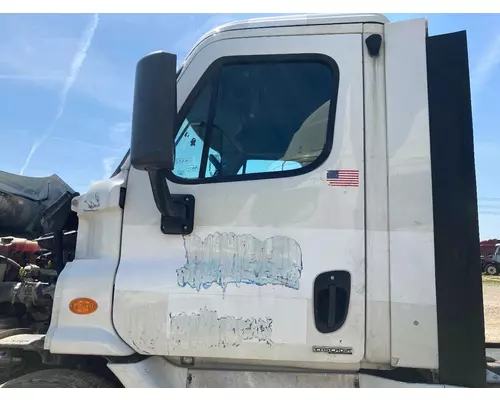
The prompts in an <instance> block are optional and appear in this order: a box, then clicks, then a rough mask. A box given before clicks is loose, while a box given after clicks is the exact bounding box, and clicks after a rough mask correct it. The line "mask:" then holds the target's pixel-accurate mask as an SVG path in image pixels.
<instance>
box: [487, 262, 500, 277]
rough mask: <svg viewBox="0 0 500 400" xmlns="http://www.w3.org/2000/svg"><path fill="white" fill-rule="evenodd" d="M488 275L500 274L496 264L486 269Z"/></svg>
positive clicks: (489, 265)
mask: <svg viewBox="0 0 500 400" xmlns="http://www.w3.org/2000/svg"><path fill="white" fill-rule="evenodd" d="M484 270H485V272H486V275H498V274H499V273H500V268H499V267H498V265H496V264H488V265H486V266H485V267H484Z"/></svg>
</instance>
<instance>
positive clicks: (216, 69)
mask: <svg viewBox="0 0 500 400" xmlns="http://www.w3.org/2000/svg"><path fill="white" fill-rule="evenodd" d="M311 61H314V62H319V63H322V64H325V65H326V66H327V67H328V68H330V71H331V72H332V81H333V85H332V88H331V89H332V97H331V100H330V109H329V112H328V123H327V128H326V129H327V132H326V143H325V146H324V147H323V151H322V152H321V154H320V155H319V156H318V157H317V158H316V159H315V160H314V161H313V162H311V163H310V164H308V165H306V166H305V167H302V168H298V169H292V170H285V171H273V172H258V173H249V174H242V175H231V176H220V177H219V176H215V177H203V178H200V177H199V176H198V178H182V177H179V176H177V175H175V174H174V172H173V171H167V173H166V177H167V180H168V181H170V182H173V183H176V184H180V185H200V184H209V183H227V182H241V181H256V180H262V179H279V178H290V177H294V176H300V175H304V174H307V173H310V172H311V171H314V170H315V169H317V168H319V167H320V166H321V165H322V164H323V163H324V162H325V161H326V160H327V159H328V157H329V156H330V153H331V151H332V147H333V137H334V128H335V119H336V113H337V102H338V95H339V85H340V72H339V67H338V64H337V62H336V61H335V60H334V59H333V58H331V57H330V56H328V55H326V54H320V53H305V54H270V55H267V54H266V55H249V56H246V55H244V56H225V57H221V58H218V59H217V60H215V61H214V62H213V63H212V64H210V66H209V67H208V68H207V69H206V71H205V72H204V73H203V75H202V76H201V78H200V79H199V81H198V82H197V83H196V85H195V86H194V88H193V89H192V90H191V92H190V93H189V95H188V97H187V98H186V101H185V102H184V104H183V105H182V107H181V108H180V110H179V112H178V114H177V122H176V131H178V130H179V129H180V127H181V125H182V123H183V122H184V119H185V118H186V117H187V114H188V113H189V110H190V109H191V107H192V106H193V103H194V102H195V101H196V100H197V99H198V95H199V94H200V93H201V91H202V90H203V89H204V88H205V86H206V85H208V84H210V85H212V88H211V89H212V90H211V93H210V96H211V100H210V102H211V103H210V105H209V113H210V114H211V115H209V118H212V119H213V116H214V111H215V110H214V109H215V106H214V104H215V102H214V101H213V100H214V98H216V97H215V96H216V95H217V88H218V86H219V85H218V83H219V77H220V71H221V69H222V67H223V66H226V65H231V64H238V65H241V64H258V63H264V62H311ZM214 89H215V90H214ZM207 125H209V126H207V128H208V129H207V132H206V135H205V140H204V142H203V150H202V158H201V162H200V175H201V173H202V171H203V174H204V173H205V170H206V163H207V160H208V149H209V143H210V136H211V135H210V125H212V124H211V123H209V124H207ZM203 161H205V169H202V166H203V165H202V164H203Z"/></svg>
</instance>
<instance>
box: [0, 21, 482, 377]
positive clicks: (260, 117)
mask: <svg viewBox="0 0 500 400" xmlns="http://www.w3.org/2000/svg"><path fill="white" fill-rule="evenodd" d="M451 132H453V136H452V133H451ZM471 166H472V169H471V168H470V167H471ZM473 166H474V158H473V144H472V123H471V111H470V92H469V75H468V59H467V47H466V38H465V34H464V33H463V32H459V33H453V34H448V35H440V36H436V37H429V36H428V34H427V23H426V21H425V20H424V19H416V20H410V21H404V22H395V23H390V22H389V21H388V20H387V19H386V18H385V17H383V16H381V15H371V14H367V15H312V16H293V17H283V18H264V19H257V20H250V21H244V22H238V23H232V24H227V25H224V26H222V27H220V28H217V29H216V30H213V31H211V32H209V33H207V34H206V35H205V36H203V37H202V38H201V39H200V40H199V41H198V43H197V44H196V45H195V46H194V48H193V49H192V51H191V52H190V53H189V54H188V56H187V58H186V59H185V60H184V62H183V63H182V66H181V68H180V69H179V70H178V71H176V58H175V56H173V55H172V54H169V53H164V52H158V53H153V54H151V55H148V56H146V57H145V58H144V59H143V60H141V61H140V62H139V64H138V67H137V76H136V91H135V99H134V115H133V125H132V142H131V150H130V152H129V154H127V156H126V157H125V158H124V160H123V162H122V163H121V165H120V167H119V168H118V170H117V171H116V173H115V174H114V175H113V176H112V177H111V178H110V179H109V180H106V181H102V182H97V183H94V184H93V185H92V186H91V187H90V188H89V190H88V191H87V192H86V193H84V194H82V195H78V196H74V197H73V198H72V200H71V207H72V212H73V213H76V214H77V215H78V234H77V241H76V248H75V252H74V254H75V255H74V259H73V260H72V261H71V262H68V263H67V264H66V265H65V268H64V269H63V271H62V272H61V274H60V275H59V278H58V280H57V285H56V287H55V295H54V303H53V308H52V318H51V321H50V326H49V328H48V330H47V332H46V334H44V337H43V351H45V352H48V353H50V354H53V355H64V356H68V357H71V356H74V357H77V356H92V357H103V358H105V359H106V360H107V361H106V362H107V367H108V368H109V369H110V370H111V371H112V372H113V374H114V375H115V376H116V377H117V378H118V379H119V380H120V382H122V384H123V385H124V386H126V387H133V386H161V387H165V386H166V387H186V386H188V387H208V386H212V387H213V386H237V387H245V386H253V385H257V386H262V387H267V386H311V387H315V386H316V387H317V386H325V387H356V386H391V385H410V386H411V385H441V386H446V385H456V386H482V385H484V382H485V354H484V323H483V314H482V313H483V311H482V294H481V274H480V273H477V274H476V275H474V274H473V273H471V270H472V271H479V270H480V269H479V267H477V268H475V269H474V260H476V262H477V263H479V257H478V254H479V241H478V227H477V212H476V213H474V212H472V211H470V210H472V209H473V207H471V206H470V205H471V204H476V210H477V203H476V202H477V199H476V193H475V176H474V173H473V171H474V168H473ZM464 171H466V173H465V174H464V173H463V172H464ZM450 190H451V191H452V192H453V193H454V195H452V196H450V195H449V193H450ZM450 202H451V203H450ZM451 232H452V233H453V235H449V236H450V238H451V237H453V240H452V239H450V238H448V234H449V233H451ZM457 236H458V237H461V238H462V239H456V238H457ZM474 241H475V242H474ZM475 243H476V244H477V245H476V244H475ZM450 246H451V247H452V248H453V249H454V250H455V251H454V252H452V253H453V256H452V258H454V259H453V260H450V256H449V254H450ZM471 266H472V267H471ZM450 271H452V273H453V277H452V278H450V276H449V274H450V273H451V272H450ZM464 290H466V291H467V292H468V293H469V294H468V296H467V301H465V299H464V296H463V292H464ZM458 330H460V331H458ZM0 344H1V343H0ZM148 371H149V372H148ZM256 382H257V383H256Z"/></svg>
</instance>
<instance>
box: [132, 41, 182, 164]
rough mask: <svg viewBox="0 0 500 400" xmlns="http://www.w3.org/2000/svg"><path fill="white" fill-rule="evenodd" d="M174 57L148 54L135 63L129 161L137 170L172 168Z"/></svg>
mask: <svg viewBox="0 0 500 400" xmlns="http://www.w3.org/2000/svg"><path fill="white" fill-rule="evenodd" d="M176 68H177V57H176V56H175V55H174V54H170V53H166V52H163V51H159V52H155V53H151V54H149V55H147V56H146V57H144V58H143V59H141V60H140V61H139V63H138V64H137V68H136V75H135V93H134V111H133V116H132V143H131V146H130V162H131V164H132V166H133V167H134V168H136V169H139V170H146V171H159V170H169V171H171V170H173V168H174V161H175V160H174V158H175V148H174V140H175V133H176V132H175V121H176V116H177V72H176Z"/></svg>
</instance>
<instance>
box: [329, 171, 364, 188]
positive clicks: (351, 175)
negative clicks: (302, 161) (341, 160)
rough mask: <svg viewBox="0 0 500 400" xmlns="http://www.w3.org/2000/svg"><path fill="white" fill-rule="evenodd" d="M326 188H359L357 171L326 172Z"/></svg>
mask: <svg viewBox="0 0 500 400" xmlns="http://www.w3.org/2000/svg"><path fill="white" fill-rule="evenodd" d="M326 181H327V182H328V186H349V187H359V171H358V170H357V169H336V170H331V171H327V172H326Z"/></svg>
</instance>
